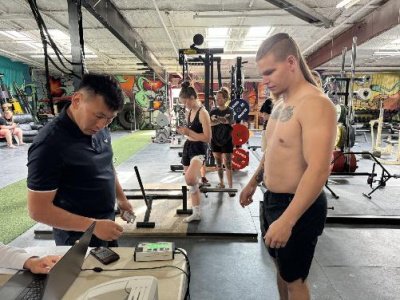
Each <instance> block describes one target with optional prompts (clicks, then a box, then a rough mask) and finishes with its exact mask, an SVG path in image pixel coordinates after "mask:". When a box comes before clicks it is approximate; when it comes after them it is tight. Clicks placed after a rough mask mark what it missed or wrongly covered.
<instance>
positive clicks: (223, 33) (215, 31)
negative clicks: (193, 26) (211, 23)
mask: <svg viewBox="0 0 400 300" xmlns="http://www.w3.org/2000/svg"><path fill="white" fill-rule="evenodd" d="M228 30H229V28H227V27H220V28H207V38H219V37H227V36H228Z"/></svg>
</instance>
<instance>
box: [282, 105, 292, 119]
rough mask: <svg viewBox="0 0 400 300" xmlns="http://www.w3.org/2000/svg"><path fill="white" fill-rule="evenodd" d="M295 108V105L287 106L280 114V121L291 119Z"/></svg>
mask: <svg viewBox="0 0 400 300" xmlns="http://www.w3.org/2000/svg"><path fill="white" fill-rule="evenodd" d="M293 109H294V106H287V107H285V108H284V109H283V110H282V112H281V114H280V116H279V121H281V122H286V121H289V120H290V119H291V118H292V116H293Z"/></svg>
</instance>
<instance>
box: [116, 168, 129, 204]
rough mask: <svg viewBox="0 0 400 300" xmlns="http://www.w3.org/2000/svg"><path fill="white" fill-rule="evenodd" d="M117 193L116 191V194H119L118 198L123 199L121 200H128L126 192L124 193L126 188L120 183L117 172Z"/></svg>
mask: <svg viewBox="0 0 400 300" xmlns="http://www.w3.org/2000/svg"><path fill="white" fill-rule="evenodd" d="M115 193H116V196H117V199H118V200H121V201H122V200H127V199H126V196H125V193H124V190H123V188H122V186H121V184H120V183H119V180H118V177H117V174H115Z"/></svg>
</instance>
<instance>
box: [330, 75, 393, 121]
mask: <svg viewBox="0 0 400 300" xmlns="http://www.w3.org/2000/svg"><path fill="white" fill-rule="evenodd" d="M357 78H364V79H366V80H363V81H355V82H354V86H353V91H354V93H355V97H354V98H353V108H354V112H355V121H356V122H357V123H367V122H369V121H370V120H372V119H376V118H377V117H378V115H379V110H380V106H381V103H382V105H383V108H384V110H385V111H384V120H385V122H391V121H400V116H399V111H400V73H376V74H357ZM325 90H326V92H327V95H328V96H329V97H330V98H331V100H332V101H333V102H334V103H335V104H337V103H338V102H339V97H338V96H335V95H334V93H332V91H339V87H338V86H337V83H335V82H332V83H330V82H327V81H326V83H325Z"/></svg>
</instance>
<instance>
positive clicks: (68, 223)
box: [30, 204, 94, 232]
mask: <svg viewBox="0 0 400 300" xmlns="http://www.w3.org/2000/svg"><path fill="white" fill-rule="evenodd" d="M30 216H31V218H32V219H34V220H35V221H37V222H41V223H44V224H47V225H49V226H52V227H55V228H59V229H63V230H70V231H82V232H83V231H85V230H86V229H87V228H88V227H89V226H90V225H91V224H92V223H93V221H94V219H92V218H87V217H83V216H80V215H76V214H73V213H70V212H68V211H66V210H65V209H62V208H59V207H57V206H55V205H53V204H51V205H50V206H47V207H41V209H40V211H39V212H35V213H33V212H31V211H30Z"/></svg>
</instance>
